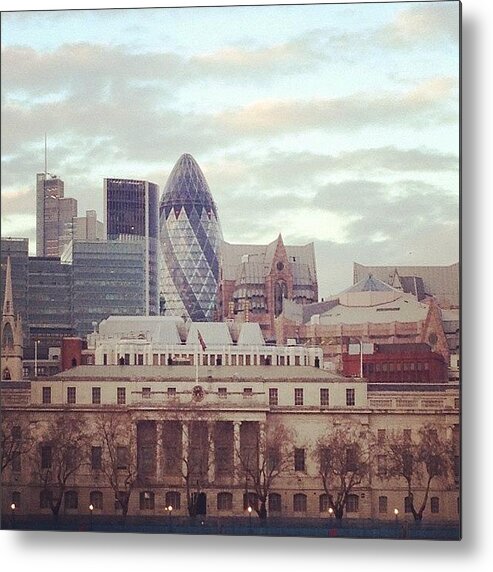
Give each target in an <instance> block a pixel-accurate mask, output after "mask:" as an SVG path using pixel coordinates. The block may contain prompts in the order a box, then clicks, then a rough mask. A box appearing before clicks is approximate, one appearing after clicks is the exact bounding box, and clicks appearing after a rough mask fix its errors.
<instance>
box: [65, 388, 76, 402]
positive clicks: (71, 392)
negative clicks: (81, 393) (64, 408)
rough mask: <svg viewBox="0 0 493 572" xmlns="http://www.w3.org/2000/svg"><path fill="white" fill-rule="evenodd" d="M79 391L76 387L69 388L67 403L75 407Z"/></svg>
mask: <svg viewBox="0 0 493 572" xmlns="http://www.w3.org/2000/svg"><path fill="white" fill-rule="evenodd" d="M76 398H77V390H76V388H75V387H67V403H70V404H71V405H73V404H74V403H75V402H76Z"/></svg>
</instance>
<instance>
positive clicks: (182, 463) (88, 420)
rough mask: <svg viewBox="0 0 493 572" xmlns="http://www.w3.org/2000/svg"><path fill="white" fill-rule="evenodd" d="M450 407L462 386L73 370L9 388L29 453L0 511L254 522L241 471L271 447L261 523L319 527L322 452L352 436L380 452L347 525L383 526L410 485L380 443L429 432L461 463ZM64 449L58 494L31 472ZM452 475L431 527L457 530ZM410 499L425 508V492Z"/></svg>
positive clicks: (279, 371)
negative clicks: (393, 472)
mask: <svg viewBox="0 0 493 572" xmlns="http://www.w3.org/2000/svg"><path fill="white" fill-rule="evenodd" d="M458 400H459V394H458V387H457V386H456V385H437V386H433V388H432V389H430V387H429V386H423V385H413V386H412V387H410V386H409V385H406V384H392V385H391V386H389V385H388V384H367V383H366V382H365V381H362V380H356V379H351V378H344V377H341V376H338V375H335V374H332V373H330V372H328V371H324V370H322V369H317V368H313V367H304V368H300V367H290V366H280V367H269V366H250V367H246V366H245V367H235V366H224V365H223V366H209V367H203V368H200V370H199V372H198V375H197V372H196V371H195V368H194V367H190V366H184V365H182V366H179V365H175V366H79V367H75V368H72V369H70V370H69V371H66V372H63V373H61V374H58V375H57V376H54V377H53V378H48V379H43V380H35V381H31V382H18V383H17V385H16V384H15V383H14V382H3V383H2V402H3V410H2V414H3V423H4V431H6V432H8V431H11V432H12V433H16V434H18V435H20V434H21V433H22V432H24V433H28V434H29V436H30V438H31V439H32V447H31V448H30V449H29V450H28V451H27V452H26V453H24V454H23V455H22V458H21V459H20V460H19V461H17V462H16V463H15V464H14V463H11V464H10V465H9V466H7V468H6V469H5V470H4V472H3V474H2V481H3V482H2V489H3V491H2V492H3V497H2V509H3V510H4V511H6V510H8V507H9V506H10V503H11V502H15V504H16V511H17V512H18V514H20V515H23V514H24V515H27V514H29V515H33V517H34V518H35V516H36V515H50V514H51V510H50V508H49V505H50V502H51V500H53V495H54V494H61V496H60V499H61V509H60V515H88V514H89V505H90V504H91V505H92V506H93V509H94V514H95V515H106V516H114V517H115V518H118V516H119V515H121V513H122V510H123V509H122V506H123V505H124V504H125V499H127V500H128V501H129V502H128V514H129V515H140V516H150V515H155V516H162V517H163V518H164V517H165V515H168V516H170V512H169V507H170V506H171V507H172V512H173V515H176V516H186V515H188V514H189V510H190V507H192V508H193V511H194V514H202V515H205V514H207V515H212V516H240V517H241V516H248V513H247V512H246V508H247V507H248V506H252V507H253V508H257V507H258V503H259V497H258V495H256V492H255V491H256V488H255V480H254V478H252V477H250V476H249V475H251V474H252V473H248V472H247V471H246V469H245V467H246V464H248V466H267V465H263V463H264V461H266V460H267V461H268V462H269V463H271V464H275V463H279V458H278V457H277V456H276V455H278V453H276V451H283V453H282V455H283V457H282V458H283V459H284V461H285V462H284V463H283V465H282V467H281V466H280V465H277V466H279V475H278V476H276V478H275V479H274V480H272V482H271V483H270V486H269V488H268V491H267V492H268V496H267V497H266V502H267V508H268V515H269V516H271V517H273V516H286V517H300V518H318V517H321V518H325V519H327V518H329V512H328V509H329V504H328V502H327V494H326V492H325V491H324V487H323V486H322V481H321V477H320V463H321V461H320V457H319V456H318V454H317V451H318V449H317V447H318V443H319V442H320V440H321V439H323V437H324V435H326V434H331V433H334V432H336V431H338V430H340V429H342V428H345V427H346V428H348V429H350V430H351V431H352V434H353V435H355V439H357V440H358V443H360V444H361V446H362V447H367V446H369V445H371V450H372V451H373V453H375V455H373V456H372V457H371V462H370V471H369V473H368V474H366V475H365V477H364V478H363V479H362V480H361V482H360V484H358V485H356V486H354V487H353V488H352V490H351V493H350V498H348V499H347V503H346V506H345V513H344V515H345V518H354V519H369V518H371V519H375V520H389V521H390V520H393V519H394V508H396V509H398V510H399V512H400V514H401V515H402V518H403V519H411V518H412V516H411V514H410V512H409V510H410V509H409V499H408V498H407V497H408V492H407V486H406V482H405V481H404V480H403V479H402V478H401V479H399V478H396V477H393V478H391V479H388V478H386V477H385V473H384V472H383V470H382V464H383V463H384V462H385V458H384V453H383V452H382V453H380V449H379V447H380V446H381V445H382V443H384V441H385V439H386V438H390V436H391V435H392V434H393V432H399V433H402V434H403V435H404V438H406V439H409V440H411V441H414V440H417V439H418V438H419V432H420V430H421V429H422V428H423V427H424V426H425V425H426V424H432V426H433V427H434V432H435V436H438V438H440V439H442V440H443V441H444V442H446V443H449V444H453V443H455V447H456V456H457V457H456V465H457V467H458V454H459V453H458V423H459V411H458V403H459V401H458ZM9 423H10V424H11V425H12V427H10V425H9ZM64 423H65V424H66V428H65V436H64V432H63V431H62V429H63V427H65V425H63V424H64ZM101 427H105V428H106V429H108V428H111V427H113V428H117V429H118V430H117V431H114V432H111V431H108V430H106V431H102V430H101ZM74 428H78V431H79V433H74ZM77 435H79V437H80V435H84V439H80V438H79V437H77ZM108 435H110V437H107V436H108ZM111 435H113V437H111ZM279 435H283V438H282V439H279V438H278V440H277V442H276V441H273V438H275V437H276V436H279ZM67 439H68V440H70V443H65V441H66V440H67ZM63 447H65V449H64V448H63ZM66 447H69V449H70V451H69V452H70V455H71V456H70V459H71V463H73V464H74V463H76V461H77V463H76V465H75V464H74V465H73V466H74V467H75V466H76V469H74V471H73V473H71V474H70V475H69V476H68V478H67V479H66V482H65V486H64V489H63V491H61V492H60V490H58V489H56V487H55V486H54V485H53V487H52V488H51V489H50V488H47V486H46V485H43V484H42V481H41V480H40V478H38V477H37V476H36V475H38V476H39V475H41V474H43V475H48V474H50V473H49V471H51V470H52V469H55V468H56V463H57V462H58V459H59V456H58V455H59V451H60V450H65V451H68V449H66ZM275 447H277V449H276V448H275ZM348 450H349V449H348ZM109 451H112V452H113V453H114V458H115V464H114V465H111V466H112V467H113V469H112V473H111V474H112V476H113V477H115V479H116V481H113V485H112V484H111V483H110V480H109V478H108V467H109V465H108V464H107V463H108V455H109ZM272 451H274V453H273V452H272ZM351 451H352V449H351ZM346 453H347V451H346ZM251 463H253V465H251ZM271 464H269V465H268V466H271ZM43 471H44V472H43ZM127 477H128V479H127ZM119 479H120V480H119ZM457 479H458V473H457V474H456V476H455V480H454V476H453V474H452V473H451V474H449V476H448V478H447V479H445V478H444V479H435V480H434V481H433V482H432V485H431V489H430V491H429V500H428V502H427V505H426V509H425V513H424V518H425V520H426V521H440V522H444V521H449V522H458V519H459V514H458V510H459V500H458V497H459V490H458V480H457ZM118 480H119V481H118ZM115 482H116V484H115ZM125 482H126V483H127V484H128V483H129V482H131V485H132V486H131V487H130V488H128V487H127V485H125ZM126 487H127V488H126ZM115 488H116V489H117V490H115ZM127 493H129V495H130V496H128V494H127ZM414 495H415V498H416V499H422V498H423V495H424V488H423V486H417V488H415V489H414ZM115 499H116V500H115ZM118 499H120V500H121V502H120V500H118ZM122 503H123V504H122Z"/></svg>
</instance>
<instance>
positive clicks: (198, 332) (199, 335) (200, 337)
mask: <svg viewBox="0 0 493 572" xmlns="http://www.w3.org/2000/svg"><path fill="white" fill-rule="evenodd" d="M197 336H198V338H199V342H200V345H201V347H202V351H203V352H205V349H206V347H207V346H206V345H205V342H204V338H203V337H202V335H201V334H200V331H199V329H198V328H197Z"/></svg>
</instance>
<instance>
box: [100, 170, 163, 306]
mask: <svg viewBox="0 0 493 572" xmlns="http://www.w3.org/2000/svg"><path fill="white" fill-rule="evenodd" d="M158 202H159V186H158V185H156V184H155V183H149V182H148V181H137V180H132V179H105V180H104V204H105V224H106V237H107V238H108V240H120V241H127V242H143V244H144V257H145V280H146V284H147V289H146V302H145V314H146V315H147V316H152V315H156V314H158V313H159V288H158V279H159V276H158V274H159V273H158V250H159V237H158V234H159V214H158Z"/></svg>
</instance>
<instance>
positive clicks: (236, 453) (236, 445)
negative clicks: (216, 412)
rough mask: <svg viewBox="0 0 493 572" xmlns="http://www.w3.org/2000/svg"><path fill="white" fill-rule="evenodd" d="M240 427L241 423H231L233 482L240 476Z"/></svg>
mask: <svg viewBox="0 0 493 572" xmlns="http://www.w3.org/2000/svg"><path fill="white" fill-rule="evenodd" d="M240 427H241V421H233V470H234V475H235V480H238V479H239V478H240V475H241V467H240Z"/></svg>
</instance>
